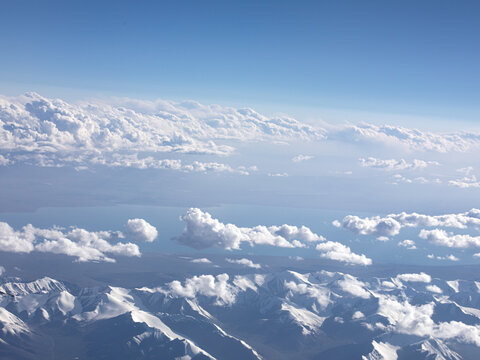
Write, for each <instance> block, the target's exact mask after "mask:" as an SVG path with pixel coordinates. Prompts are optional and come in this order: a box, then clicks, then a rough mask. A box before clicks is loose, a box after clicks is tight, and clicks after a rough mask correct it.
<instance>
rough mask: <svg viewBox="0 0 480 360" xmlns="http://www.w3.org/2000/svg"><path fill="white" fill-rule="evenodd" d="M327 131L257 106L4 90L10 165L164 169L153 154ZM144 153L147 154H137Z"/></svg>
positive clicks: (5, 154) (4, 149)
mask: <svg viewBox="0 0 480 360" xmlns="http://www.w3.org/2000/svg"><path fill="white" fill-rule="evenodd" d="M323 133H324V131H323V130H322V129H316V128H314V127H312V126H309V125H306V124H303V123H300V122H298V121H296V120H295V119H292V118H289V117H286V116H283V117H265V116H262V115H260V114H258V113H256V112H255V111H253V110H251V109H234V108H227V107H221V106H218V105H210V106H208V105H202V104H199V103H196V102H192V101H184V102H170V101H162V100H158V101H155V102H147V101H138V100H132V99H112V100H110V101H109V103H107V102H100V101H97V102H90V103H86V102H83V103H76V104H73V103H67V102H65V101H62V100H58V99H48V98H45V97H42V96H40V95H38V94H34V93H28V94H25V95H23V96H18V97H11V98H10V97H5V96H0V152H1V156H2V160H1V163H2V164H3V165H6V164H10V163H16V162H22V163H28V164H34V165H39V166H63V165H74V166H89V165H92V164H93V165H94V164H105V165H110V166H125V167H127V166H135V167H143V166H157V167H162V166H163V164H162V163H161V162H160V163H158V162H156V161H155V160H153V159H148V156H153V157H155V158H156V155H155V154H161V153H187V154H213V155H228V154H231V153H232V151H233V150H234V148H233V147H232V146H229V145H219V144H218V141H219V140H237V141H252V140H255V141H265V140H269V141H278V140H283V141H288V140H294V139H297V140H298V139H305V140H314V139H321V138H324V134H323ZM138 154H146V155H147V156H139V157H138V158H142V160H139V159H138V158H137V159H135V157H136V156H137V155H138ZM144 158H147V160H143V159H144Z"/></svg>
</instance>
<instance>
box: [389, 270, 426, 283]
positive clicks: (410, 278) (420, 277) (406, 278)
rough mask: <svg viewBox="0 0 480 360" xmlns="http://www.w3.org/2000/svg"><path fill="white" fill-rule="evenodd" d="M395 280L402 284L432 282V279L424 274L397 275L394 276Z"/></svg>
mask: <svg viewBox="0 0 480 360" xmlns="http://www.w3.org/2000/svg"><path fill="white" fill-rule="evenodd" d="M396 279H397V280H400V281H402V282H424V283H429V282H431V281H432V277H431V276H430V275H428V274H425V273H424V272H422V273H420V274H415V273H412V274H398V275H397V276H396Z"/></svg>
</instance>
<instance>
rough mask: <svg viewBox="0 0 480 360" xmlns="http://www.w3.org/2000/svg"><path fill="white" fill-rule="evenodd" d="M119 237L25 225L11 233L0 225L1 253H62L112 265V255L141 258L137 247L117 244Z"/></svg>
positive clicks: (4, 225)
mask: <svg viewBox="0 0 480 360" xmlns="http://www.w3.org/2000/svg"><path fill="white" fill-rule="evenodd" d="M122 237H123V234H122V233H120V232H116V231H98V232H90V231H87V230H85V229H80V228H72V229H71V230H68V231H65V230H63V229H60V228H51V229H40V228H36V227H34V226H32V225H26V226H24V227H23V228H22V229H21V230H14V229H13V228H12V227H11V226H10V225H8V224H7V223H5V222H0V251H6V252H19V253H30V252H32V251H38V252H49V253H54V254H65V255H68V256H73V257H76V258H77V261H81V262H84V261H106V262H115V259H113V258H112V257H111V256H112V255H121V256H140V250H139V248H138V246H137V245H136V244H133V243H121V242H118V241H117V240H118V239H119V238H122Z"/></svg>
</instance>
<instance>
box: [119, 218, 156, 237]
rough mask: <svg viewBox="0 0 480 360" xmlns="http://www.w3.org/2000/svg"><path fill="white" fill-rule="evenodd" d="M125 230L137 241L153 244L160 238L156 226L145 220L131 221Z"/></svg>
mask: <svg viewBox="0 0 480 360" xmlns="http://www.w3.org/2000/svg"><path fill="white" fill-rule="evenodd" d="M125 228H126V234H127V235H128V236H130V237H132V238H133V240H135V241H144V242H152V241H154V240H155V239H156V238H157V236H158V231H157V229H156V228H155V226H153V225H150V224H149V223H148V222H146V221H145V220H144V219H129V220H128V221H127V225H126V226H125Z"/></svg>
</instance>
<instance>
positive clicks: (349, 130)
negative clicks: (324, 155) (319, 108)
mask: <svg viewBox="0 0 480 360" xmlns="http://www.w3.org/2000/svg"><path fill="white" fill-rule="evenodd" d="M327 136H328V138H329V139H332V140H338V141H346V142H349V143H352V142H360V141H364V142H369V143H377V144H378V143H381V144H383V145H385V146H389V147H392V146H397V147H401V148H403V149H408V150H417V151H436V152H440V153H447V152H451V151H459V152H463V151H467V150H471V149H473V148H477V147H479V146H480V134H478V133H467V132H457V133H450V134H445V133H433V132H427V131H421V130H418V129H409V128H405V127H401V126H395V125H380V126H379V125H374V124H367V123H362V124H357V125H354V124H347V125H340V126H329V131H328V135H327Z"/></svg>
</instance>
